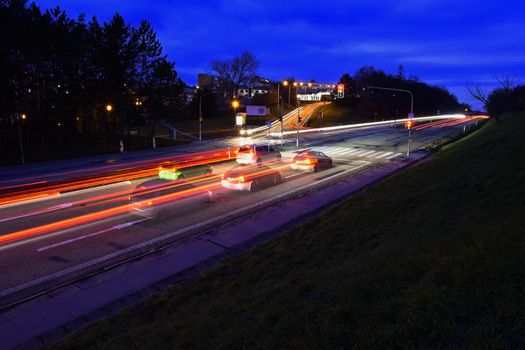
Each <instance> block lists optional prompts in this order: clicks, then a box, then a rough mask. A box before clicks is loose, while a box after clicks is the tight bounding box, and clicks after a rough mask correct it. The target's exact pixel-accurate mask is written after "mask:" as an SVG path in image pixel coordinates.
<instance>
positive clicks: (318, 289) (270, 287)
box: [57, 114, 525, 349]
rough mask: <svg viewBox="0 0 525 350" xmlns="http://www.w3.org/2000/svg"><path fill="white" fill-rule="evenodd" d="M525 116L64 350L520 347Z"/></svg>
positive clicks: (524, 315) (91, 331)
mask: <svg viewBox="0 0 525 350" xmlns="http://www.w3.org/2000/svg"><path fill="white" fill-rule="evenodd" d="M524 132H525V114H521V115H512V116H507V117H506V118H504V120H503V122H501V123H495V122H489V123H488V124H487V125H486V126H485V127H483V128H482V129H481V130H479V131H478V132H476V133H474V134H472V135H471V136H469V137H466V138H465V139H462V140H460V141H458V142H456V143H454V144H451V145H449V146H447V147H445V148H444V149H442V150H441V151H440V152H439V153H437V154H436V155H435V156H434V157H432V159H430V160H428V161H425V162H423V163H421V164H419V165H418V166H415V167H413V168H410V169H408V170H406V171H403V172H400V173H398V174H396V175H395V176H393V177H391V178H389V179H387V180H385V181H383V182H381V183H379V184H378V185H376V186H374V187H372V188H369V189H367V190H365V191H363V192H361V193H359V194H357V195H355V196H353V197H351V198H349V199H347V200H345V201H343V202H341V203H339V204H337V205H334V206H333V207H332V208H330V209H329V210H327V211H325V212H323V213H322V214H321V215H319V216H317V217H315V218H313V219H312V220H311V221H309V222H307V223H304V224H303V225H301V226H300V227H299V228H297V229H294V230H292V231H290V232H288V233H287V234H285V235H284V236H282V237H280V238H278V239H275V240H273V241H272V242H269V243H267V244H264V245H260V246H257V247H256V248H255V249H253V250H251V251H249V252H247V253H245V254H243V255H241V256H238V257H235V258H231V259H229V260H228V261H226V262H224V263H221V264H219V265H218V266H217V267H215V268H213V269H212V270H210V271H208V272H206V273H203V274H201V275H200V276H199V277H198V278H196V279H195V280H192V281H189V282H187V283H184V284H181V285H178V286H175V287H172V288H171V289H169V290H168V291H166V292H165V293H162V294H161V295H159V296H157V297H154V298H151V299H150V300H147V301H145V302H143V303H141V304H139V305H138V306H137V307H136V308H134V309H133V310H129V311H126V312H124V313H122V314H120V315H118V316H116V317H114V318H112V319H109V320H106V321H104V322H102V323H100V324H97V325H94V326H92V327H89V328H88V329H86V330H84V331H81V332H79V334H77V335H74V336H72V337H70V338H68V339H66V340H65V341H64V342H63V343H62V344H59V346H57V348H59V349H79V348H84V349H88V348H89V349H93V348H100V349H102V348H104V349H106V348H108V349H130V348H144V349H152V348H180V349H188V348H198V349H245V348H303V349H343V348H344V349H348V348H352V347H355V348H359V349H384V348H436V347H437V348H493V347H494V348H513V347H515V348H519V347H522V346H523V345H524V343H525V338H524V336H523V335H524V334H525V323H524V322H523V320H524V319H525V279H524V276H525V254H524V253H525V234H524V233H525V232H524V230H525V229H524V227H525V215H524V213H525V200H524V198H525V186H524V184H523V182H524V180H525V147H523V141H522V140H523V133H524Z"/></svg>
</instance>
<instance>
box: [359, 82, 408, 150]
mask: <svg viewBox="0 0 525 350" xmlns="http://www.w3.org/2000/svg"><path fill="white" fill-rule="evenodd" d="M367 88H369V89H377V90H387V91H399V92H406V93H407V94H409V95H410V115H409V116H410V118H412V117H413V116H414V94H413V93H412V91H410V90H405V89H394V88H386V87H380V86H367ZM411 143H412V128H411V127H410V128H408V145H407V157H410V145H411Z"/></svg>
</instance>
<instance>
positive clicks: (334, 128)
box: [270, 114, 466, 136]
mask: <svg viewBox="0 0 525 350" xmlns="http://www.w3.org/2000/svg"><path fill="white" fill-rule="evenodd" d="M451 118H454V119H465V118H466V115H464V114H448V115H436V116H430V117H418V118H412V119H409V118H403V119H394V120H385V121H380V122H369V123H359V124H347V125H339V126H329V127H323V128H312V129H303V130H299V133H300V134H304V133H311V132H325V131H339V130H346V129H355V128H365V127H372V126H380V125H389V124H397V123H404V122H406V121H408V120H412V121H424V120H436V119H451ZM296 134H297V130H293V131H285V132H284V133H283V135H296ZM270 135H271V136H280V135H281V133H280V132H279V133H270Z"/></svg>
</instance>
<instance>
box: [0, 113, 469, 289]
mask: <svg viewBox="0 0 525 350" xmlns="http://www.w3.org/2000/svg"><path fill="white" fill-rule="evenodd" d="M312 108H314V107H313V105H312ZM470 124H473V122H469V123H467V125H470ZM464 125H465V124H459V125H455V126H450V127H434V128H427V129H424V130H421V131H419V132H413V133H412V149H413V150H416V149H418V148H420V147H423V146H425V145H427V144H429V143H431V142H433V141H435V140H437V139H439V138H441V137H444V136H447V135H450V134H452V133H456V132H460V131H462V129H463V127H464ZM284 141H285V142H284V146H285V148H284V149H283V152H282V154H283V159H282V162H281V163H277V164H274V165H273V166H274V167H279V168H280V170H281V174H282V176H283V178H284V181H283V182H282V183H280V184H277V185H275V186H271V187H268V188H265V189H262V190H260V191H257V192H254V193H250V192H241V191H235V190H228V189H224V188H222V187H221V185H220V180H221V174H223V173H224V172H226V171H228V170H229V169H231V168H232V167H233V166H235V161H234V160H223V161H221V162H217V163H215V164H213V170H214V171H213V173H212V174H211V175H209V176H205V177H201V178H198V179H194V180H190V179H187V180H186V181H190V182H192V181H193V182H194V185H195V186H196V187H197V190H195V191H194V193H193V195H192V196H191V197H189V198H185V199H180V200H179V199H176V200H174V201H172V202H170V205H171V207H172V208H173V209H172V211H171V213H170V215H169V216H167V217H163V218H148V217H142V216H137V215H134V214H132V213H130V212H129V210H128V208H127V205H128V203H129V197H128V196H129V194H130V192H131V191H132V190H133V189H134V188H135V187H136V186H138V185H139V184H141V183H143V182H145V181H148V180H150V179H153V178H155V176H147V177H142V178H140V179H132V180H129V181H122V182H118V183H114V184H111V185H109V186H100V187H93V188H87V189H83V190H80V191H72V192H69V193H66V194H63V195H60V196H59V197H53V198H51V199H47V200H39V201H29V202H21V203H18V204H16V205H10V206H4V207H0V239H2V238H3V237H10V235H13V234H14V233H21V235H20V237H21V238H20V239H17V240H14V241H10V242H9V241H8V242H4V243H2V244H0V265H1V266H2V278H0V292H1V291H6V290H8V289H10V288H14V287H16V286H20V285H22V284H24V283H28V282H31V281H35V280H38V279H39V278H43V277H45V276H47V275H49V274H52V273H56V272H60V271H64V270H65V269H68V268H72V267H75V266H78V265H80V264H83V263H86V262H89V261H93V260H94V259H97V258H99V257H101V256H105V255H108V254H112V253H115V252H119V251H123V250H124V249H127V248H130V247H133V246H135V245H137V244H140V243H141V242H145V241H148V240H151V239H154V238H156V237H159V236H162V235H164V234H166V233H168V232H175V231H180V230H183V229H185V228H188V227H191V226H192V225H195V224H198V223H202V222H208V221H213V220H215V219H217V218H221V217H224V216H226V215H228V214H229V213H232V212H236V211H239V210H241V209H243V208H250V207H251V206H253V205H254V204H257V203H261V202H263V201H265V200H268V199H272V198H275V197H277V196H280V195H282V194H283V193H290V194H291V195H293V193H299V192H300V191H301V189H302V188H304V187H305V186H308V185H311V184H315V183H316V182H318V181H320V180H326V179H331V178H333V179H334V181H335V180H337V179H338V178H339V177H341V176H342V175H341V174H342V173H343V172H344V174H345V175H344V176H345V177H348V176H353V175H354V174H356V173H357V172H359V171H361V170H363V169H366V168H368V167H373V166H376V165H378V164H381V163H386V162H393V161H397V160H400V159H402V158H403V157H405V155H406V148H407V130H406V129H403V128H392V127H387V126H381V127H373V128H364V129H355V130H346V131H337V132H330V133H329V132H323V133H311V134H304V135H301V149H306V148H308V149H314V150H319V151H322V152H324V153H326V154H327V155H329V156H331V157H332V158H333V160H334V166H333V167H332V168H331V169H327V170H323V171H320V172H318V173H305V172H295V171H292V170H290V169H289V162H290V158H291V157H292V156H293V155H294V153H295V152H296V151H297V149H294V148H292V147H286V146H287V145H291V144H294V143H295V139H294V138H293V137H288V138H286V139H285V140H284ZM251 142H256V143H266V142H269V143H279V142H280V141H279V140H268V139H265V138H264V137H261V138H244V137H238V138H230V139H226V140H219V141H215V142H213V143H208V144H205V145H197V146H196V147H187V146H186V147H181V148H178V149H170V150H163V151H162V152H158V153H153V152H149V153H148V152H142V153H140V152H138V153H137V154H136V155H132V154H129V155H128V157H127V158H126V157H123V158H119V159H118V160H117V161H115V162H114V163H108V159H112V158H111V156H105V157H99V158H96V159H80V160H72V161H65V162H64V163H60V162H54V163H53V166H51V167H49V168H46V167H45V166H44V165H35V166H29V167H27V168H26V169H32V171H31V173H30V174H28V173H27V172H26V173H25V174H24V176H22V177H25V178H28V177H31V176H33V177H35V176H43V178H45V179H49V178H57V179H63V178H65V177H67V176H68V174H70V172H71V171H77V170H79V169H88V173H89V174H94V173H96V172H97V170H96V169H94V168H97V169H98V168H99V167H98V166H93V164H94V163H95V164H96V165H107V164H110V165H112V164H118V166H122V167H123V168H124V169H125V168H127V167H129V166H130V164H132V165H133V166H135V165H138V164H143V163H144V162H145V163H147V164H150V163H151V164H157V161H158V160H159V159H165V158H167V157H168V158H169V157H172V156H174V154H176V155H180V154H187V153H189V152H199V151H208V150H210V149H211V150H213V149H214V148H218V147H220V148H225V147H234V145H241V144H243V143H251ZM102 168H103V167H102ZM39 169H40V170H39ZM6 170H7V171H6V172H2V176H0V180H2V181H3V185H4V186H5V185H6V184H7V183H9V181H11V183H13V184H16V183H17V182H16V181H14V179H16V178H17V175H16V174H17V172H21V171H22V170H21V169H19V168H15V167H12V168H9V169H6ZM44 170H45V173H44ZM41 171H42V173H41ZM98 171H100V170H98ZM323 183H326V181H323ZM208 191H212V194H213V198H212V201H210V197H209V193H208ZM115 208H123V209H121V210H116V209H115ZM82 218H86V220H84V219H82ZM246 229H247V230H249V229H250V228H249V227H247V228H246ZM23 233H27V236H24V234H23ZM181 238H182V236H181Z"/></svg>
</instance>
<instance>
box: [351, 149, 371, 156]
mask: <svg viewBox="0 0 525 350" xmlns="http://www.w3.org/2000/svg"><path fill="white" fill-rule="evenodd" d="M367 152H368V151H367V150H366V149H365V150H360V151H359V152H355V153H354V154H352V156H361V154H363V153H367Z"/></svg>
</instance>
